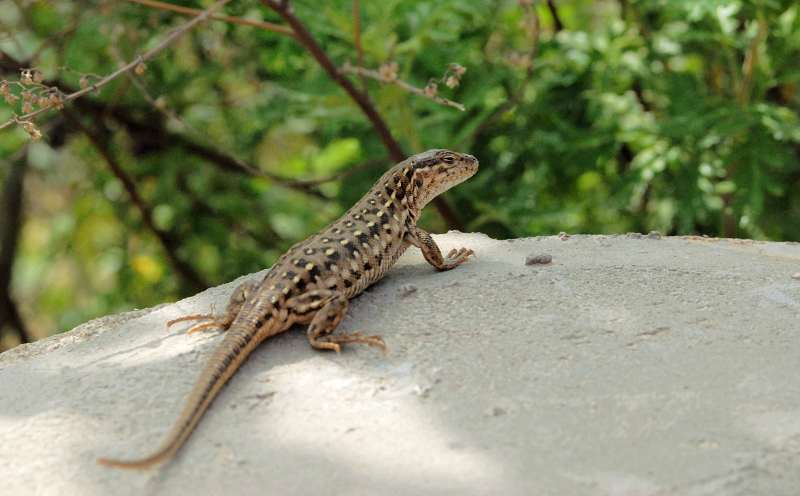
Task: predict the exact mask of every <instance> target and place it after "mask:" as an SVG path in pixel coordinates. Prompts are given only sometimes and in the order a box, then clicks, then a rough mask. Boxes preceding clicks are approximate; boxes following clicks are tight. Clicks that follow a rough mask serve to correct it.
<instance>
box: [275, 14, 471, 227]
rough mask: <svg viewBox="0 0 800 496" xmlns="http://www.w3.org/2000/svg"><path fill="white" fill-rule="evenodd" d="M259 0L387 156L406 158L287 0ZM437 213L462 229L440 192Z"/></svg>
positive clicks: (376, 113) (380, 120) (370, 104)
mask: <svg viewBox="0 0 800 496" xmlns="http://www.w3.org/2000/svg"><path fill="white" fill-rule="evenodd" d="M261 3H262V4H264V5H266V6H267V7H269V8H271V9H272V10H274V11H275V12H276V13H277V14H278V15H280V16H281V17H282V18H283V20H284V21H286V24H288V25H289V26H290V27H291V28H292V31H294V34H295V38H296V39H297V41H298V42H299V43H300V44H301V45H303V47H304V48H305V49H306V50H307V51H308V52H309V53H310V54H311V56H312V57H314V59H315V60H316V61H317V63H318V64H319V65H320V66H322V68H323V70H325V72H326V73H327V74H328V76H329V77H330V78H331V79H332V80H333V81H334V82H335V83H336V84H338V85H339V86H341V87H342V89H343V90H344V91H345V92H346V93H347V94H348V95H349V96H350V98H351V99H352V100H353V101H354V102H355V103H356V105H358V106H359V108H360V109H361V111H362V112H363V113H364V115H366V117H367V119H369V121H370V122H371V123H372V127H373V128H374V129H375V132H377V133H378V137H379V138H380V140H381V142H382V143H383V146H384V147H385V148H386V150H387V151H388V152H389V156H390V157H391V158H392V160H394V161H395V162H401V161H403V160H404V159H405V158H406V154H405V153H404V152H403V149H402V147H401V146H400V144H399V143H398V142H397V140H395V138H394V136H393V135H392V133H391V131H390V130H389V127H388V126H387V125H386V122H384V120H383V118H382V117H381V116H380V114H379V113H378V111H377V110H376V109H375V107H374V106H373V105H372V102H370V100H369V97H368V96H367V95H366V94H365V93H362V92H361V91H359V90H358V89H356V87H355V86H353V83H352V82H350V80H349V79H347V77H345V75H344V74H343V73H342V72H341V71H339V69H337V67H336V64H334V63H333V61H331V59H330V57H328V55H327V54H326V53H325V51H324V50H323V49H322V47H321V46H320V45H319V43H317V41H316V40H315V39H314V37H313V36H312V35H311V33H310V32H309V31H308V29H307V28H306V26H305V25H304V24H303V23H302V22H301V21H300V19H298V18H297V16H295V15H294V11H293V10H292V8H291V6H290V5H289V2H288V0H261ZM433 203H434V205H435V206H436V209H437V210H438V211H439V214H440V215H441V216H442V218H443V219H444V221H445V222H446V223H447V224H448V226H449V227H450V228H451V229H458V230H460V231H463V230H464V227H463V225H462V224H461V222H460V221H459V220H458V217H456V215H455V213H454V212H453V211H452V210H451V209H450V206H449V205H448V204H447V202H446V201H445V200H444V198H442V197H441V196H438V197H436V198H435V199H434V201H433Z"/></svg>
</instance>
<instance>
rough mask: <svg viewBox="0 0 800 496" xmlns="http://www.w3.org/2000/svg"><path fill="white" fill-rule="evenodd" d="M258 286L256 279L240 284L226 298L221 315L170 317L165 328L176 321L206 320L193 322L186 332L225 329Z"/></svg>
mask: <svg viewBox="0 0 800 496" xmlns="http://www.w3.org/2000/svg"><path fill="white" fill-rule="evenodd" d="M257 286H258V281H247V282H244V283H242V284H240V285H239V286H238V287H237V288H236V289H235V290H234V292H233V294H232V295H231V298H230V300H228V306H227V308H226V309H225V313H224V314H222V315H214V314H193V315H184V316H183V317H178V318H177V319H172V320H170V321H169V322H167V328H169V327H170V326H172V325H173V324H177V323H178V322H185V321H187V320H208V321H210V322H204V323H202V324H195V325H193V326H192V327H190V328H189V329H188V330H187V331H186V334H192V333H195V332H198V331H202V330H203V329H212V328H218V329H222V330H227V329H228V327H230V325H231V323H232V322H233V319H235V318H236V315H237V314H238V313H239V310H241V308H242V305H244V302H245V301H247V297H248V296H249V295H251V294H252V293H253V291H254V290H255V288H256V287H257Z"/></svg>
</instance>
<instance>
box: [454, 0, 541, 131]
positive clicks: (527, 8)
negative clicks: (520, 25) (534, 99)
mask: <svg viewBox="0 0 800 496" xmlns="http://www.w3.org/2000/svg"><path fill="white" fill-rule="evenodd" d="M520 6H521V7H522V10H523V12H524V13H525V21H526V22H525V26H526V29H527V30H528V35H529V36H530V38H531V43H530V49H529V50H528V53H527V54H526V55H525V59H526V67H525V77H524V78H523V79H522V82H521V83H520V84H519V86H518V87H517V89H516V91H514V92H513V93H511V96H509V98H508V100H506V101H505V102H503V103H502V104H500V105H499V106H498V107H497V108H496V109H495V110H494V111H492V113H491V114H489V117H487V118H486V119H485V120H484V121H483V122H481V123H480V124H479V125H478V126H477V127H476V128H475V129H474V130H473V131H472V132H471V133H470V134H469V135H467V136H466V137H464V139H462V140H461V141H460V142H459V146H460V145H462V144H463V143H464V142H466V141H467V140H471V141H474V140H475V139H476V138H477V137H478V136H480V135H481V133H483V132H484V131H485V130H486V129H487V128H488V127H489V126H491V125H493V124H494V123H495V122H496V121H497V119H499V118H500V117H502V115H503V114H505V113H506V112H508V111H509V110H511V109H513V108H514V107H516V106H517V105H519V103H520V102H521V101H522V97H523V96H524V95H525V89H526V88H527V87H528V84H529V83H530V82H531V81H532V80H533V75H534V72H535V69H536V67H535V62H536V56H537V55H538V54H539V39H540V36H541V31H542V30H541V21H540V20H539V14H537V13H536V9H534V8H533V7H532V6H531V4H530V3H527V2H520Z"/></svg>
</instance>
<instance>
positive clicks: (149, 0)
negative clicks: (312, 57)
mask: <svg viewBox="0 0 800 496" xmlns="http://www.w3.org/2000/svg"><path fill="white" fill-rule="evenodd" d="M128 1H129V2H133V3H138V4H141V5H144V6H146V7H151V8H153V9H158V10H169V11H171V12H177V13H178V14H183V15H200V14H202V13H203V11H202V10H200V9H192V8H190V7H183V6H181V5H175V4H171V3H167V2H158V1H156V0H128ZM209 18H210V19H214V20H216V21H224V22H229V23H231V24H241V25H242V26H253V27H256V28H260V29H264V30H266V31H272V32H273V33H278V34H283V35H286V36H291V37H294V32H293V31H292V30H291V29H289V28H287V27H285V26H281V25H280V24H274V23H271V22H264V21H254V20H251V19H244V18H242V17H233V16H226V15H219V14H212V15H210V16H209Z"/></svg>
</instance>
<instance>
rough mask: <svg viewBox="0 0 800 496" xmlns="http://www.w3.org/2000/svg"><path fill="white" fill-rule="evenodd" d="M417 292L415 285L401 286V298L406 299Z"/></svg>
mask: <svg viewBox="0 0 800 496" xmlns="http://www.w3.org/2000/svg"><path fill="white" fill-rule="evenodd" d="M416 292H417V287H416V286H414V285H413V284H403V285H402V286H400V296H402V297H406V296H408V295H411V294H414V293H416Z"/></svg>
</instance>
